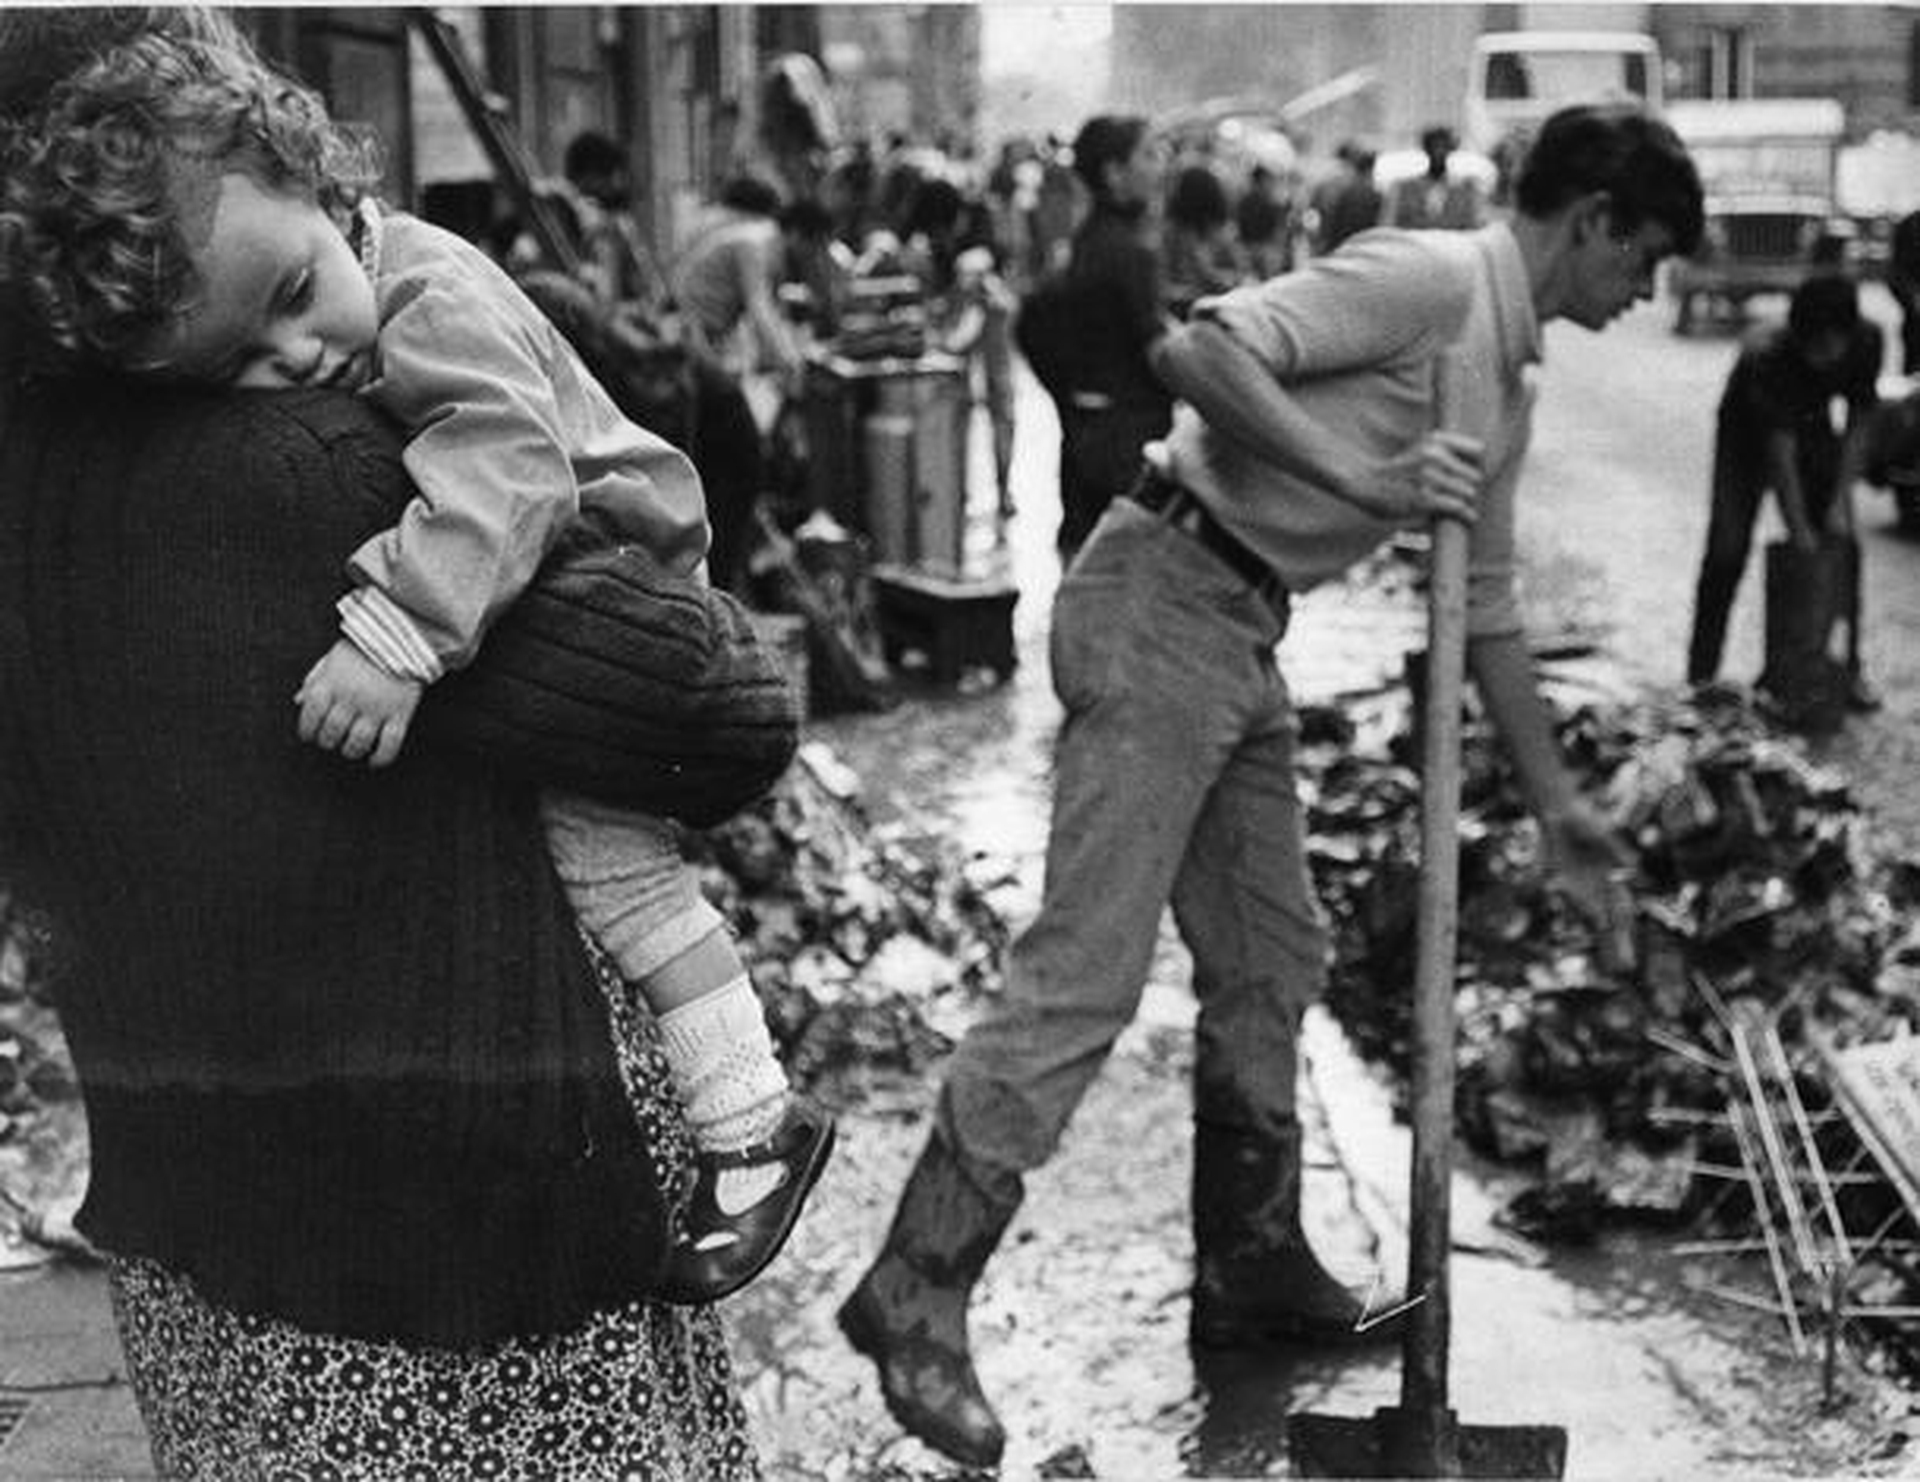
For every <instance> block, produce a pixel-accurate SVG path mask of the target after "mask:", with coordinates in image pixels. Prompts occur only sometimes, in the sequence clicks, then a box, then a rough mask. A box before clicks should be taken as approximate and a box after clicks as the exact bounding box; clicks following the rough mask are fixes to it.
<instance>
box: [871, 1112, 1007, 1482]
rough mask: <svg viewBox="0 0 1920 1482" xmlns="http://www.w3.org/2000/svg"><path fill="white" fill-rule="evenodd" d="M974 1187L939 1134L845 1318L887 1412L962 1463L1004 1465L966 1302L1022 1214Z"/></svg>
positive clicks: (1003, 1439) (1001, 1435)
mask: <svg viewBox="0 0 1920 1482" xmlns="http://www.w3.org/2000/svg"><path fill="white" fill-rule="evenodd" d="M1019 1204H1020V1198H1019V1194H1018V1193H1017V1192H1016V1193H1015V1195H1014V1196H1013V1198H1012V1199H1011V1200H1003V1199H996V1198H994V1197H992V1196H990V1195H989V1194H988V1193H987V1192H986V1191H985V1190H983V1189H982V1188H981V1187H980V1186H979V1185H978V1184H977V1183H975V1182H974V1181H973V1180H972V1179H971V1178H969V1177H968V1176H967V1174H966V1172H965V1171H964V1170H963V1169H962V1168H961V1167H960V1164H959V1162H958V1161H957V1160H956V1159H955V1157H954V1155H953V1153H952V1151H951V1150H950V1149H949V1148H948V1147H947V1145H946V1143H945V1141H944V1140H943V1139H942V1138H941V1137H940V1135H939V1134H937V1133H936V1134H935V1135H934V1136H932V1137H930V1138H929V1139H928V1140H927V1146H926V1149H925V1151H923V1152H922V1153H921V1154H920V1161H919V1162H918V1163H917V1164H915V1165H914V1169H913V1173H912V1175H911V1176H910V1177H909V1178H908V1179H907V1186H906V1189H905V1190H904V1191H903V1192H902V1193H901V1195H900V1207H899V1209H898V1210H897V1211H896V1212H895V1214H894V1217H893V1228H892V1229H891V1230H889V1231H888V1232H887V1241H886V1244H885V1245H884V1246H883V1247H882V1248H881V1251H880V1255H879V1257H878V1258H877V1259H876V1260H875V1261H874V1263H873V1265H872V1266H871V1267H870V1268H869V1269H868V1271H867V1274H866V1275H865V1276H864V1277H862V1278H861V1281H860V1284H859V1285H858V1286H857V1287H855V1288H854V1290H853V1295H852V1296H850V1297H849V1298H847V1300H846V1303H845V1304H844V1305H843V1306H842V1307H841V1309H840V1330H841V1331H842V1332H843V1333H845V1334H846V1335H847V1341H848V1342H850V1343H851V1344H853V1346H854V1348H855V1349H857V1350H858V1351H859V1352H861V1353H863V1354H865V1355H866V1356H867V1357H868V1358H870V1359H872V1360H873V1362H874V1364H875V1366H876V1367H878V1369H879V1370H880V1392H881V1394H882V1395H883V1396H884V1397H885V1399H886V1402H887V1409H888V1410H889V1411H890V1412H892V1415H893V1418H894V1419H895V1420H897V1421H899V1422H900V1424H901V1426H902V1427H904V1428H905V1429H906V1430H908V1431H910V1432H912V1433H913V1434H914V1435H916V1436H918V1437H919V1438H920V1439H921V1440H923V1441H925V1442H926V1443H927V1444H928V1445H929V1446H932V1447H933V1448H935V1449H936V1450H938V1451H941V1452H944V1453H945V1454H946V1455H948V1456H950V1457H952V1458H953V1459H954V1460H955V1461H959V1462H964V1463H966V1464H967V1465H969V1466H975V1467H993V1466H997V1465H999V1462H1000V1455H1001V1452H1002V1451H1003V1450H1005V1448H1006V1444H1007V1433H1006V1431H1005V1430H1004V1429H1003V1428H1002V1426H1001V1424H1000V1418H999V1416H997V1415H995V1414H994V1413H993V1406H991V1405H990V1404H988V1403H987V1397H986V1394H985V1393H984V1392H983V1391H982V1390H981V1388H980V1378H979V1376H978V1375H977V1374H975V1373H974V1371H973V1355H972V1351H971V1349H970V1348H969V1346H968V1342H967V1302H968V1299H969V1298H970V1297H971V1296H972V1294H973V1287H974V1283H975V1282H977V1281H978V1280H979V1279H980V1273H981V1271H982V1270H984V1269H985V1267H986V1264H987V1258H988V1257H989V1256H991V1255H992V1254H993V1252H994V1250H995V1248H996V1247H997V1246H998V1245H999V1244H1000V1237H1001V1236H1002V1235H1003V1234H1004V1233H1005V1232H1006V1228H1007V1223H1008V1221H1010V1220H1011V1219H1012V1218H1013V1213H1014V1210H1016V1209H1017V1208H1018V1207H1019Z"/></svg>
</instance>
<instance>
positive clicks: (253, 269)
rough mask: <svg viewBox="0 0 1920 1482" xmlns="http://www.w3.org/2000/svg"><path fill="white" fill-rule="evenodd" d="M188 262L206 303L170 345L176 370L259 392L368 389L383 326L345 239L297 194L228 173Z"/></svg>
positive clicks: (167, 364) (164, 349) (168, 364)
mask: <svg viewBox="0 0 1920 1482" xmlns="http://www.w3.org/2000/svg"><path fill="white" fill-rule="evenodd" d="M208 214H210V216H211V220H210V221H208V222H203V223H199V226H200V230H199V231H198V232H190V234H191V235H192V236H193V237H194V240H193V241H192V242H191V244H190V247H189V255H190V256H191V258H192V260H193V265H194V268H195V270H196V271H197V272H198V273H199V275H200V280H201V283H202V285H203V289H204V292H203V295H202V297H201V300H200V302H199V303H198V304H196V305H195V306H194V308H193V309H192V310H191V311H190V312H189V313H188V314H187V315H186V316H185V317H183V318H182V319H180V320H179V321H177V323H176V324H175V325H174V326H173V327H172V328H171V329H170V330H169V332H168V333H167V334H166V336H165V337H164V338H163V340H162V342H161V344H160V346H159V351H160V356H161V359H162V361H163V364H164V370H165V372H166V373H167V374H169V375H176V376H185V377H187V378H189V379H192V380H196V381H210V382H214V383H217V384H219V385H225V386H246V387H256V388H271V387H289V386H339V387H344V388H347V389H352V388H355V387H358V386H361V385H364V384H365V383H366V382H367V381H368V379H370V377H371V376H372V374H373V344H374V337H375V335H376V333H377V332H378V329H379V322H378V319H377V317H376V315H375V312H374V302H373V284H372V283H371V282H369V281H368V279H367V275H366V272H365V271H364V270H363V269H362V268H361V266H360V259H359V257H358V256H357V255H356V254H355V253H354V250H353V247H352V244H350V243H349V242H348V241H347V238H346V235H345V233H343V232H342V231H341V230H340V228H339V227H338V226H336V225H335V224H334V222H333V219H332V218H331V217H330V216H328V215H327V213H326V212H325V211H324V210H322V209H321V208H320V207H319V206H318V205H317V204H315V203H314V202H313V201H310V200H308V199H307V198H306V197H305V196H304V195H302V194H300V193H299V192H298V191H281V190H274V189H272V188H270V187H267V186H263V185H260V184H259V183H257V182H256V181H254V180H253V179H251V178H250V177H248V176H246V175H223V176H222V177H221V178H220V182H219V186H218V191H217V194H216V196H215V199H214V202H213V205H212V208H211V211H210V213H208Z"/></svg>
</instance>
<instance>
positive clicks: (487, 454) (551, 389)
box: [349, 273, 707, 680]
mask: <svg viewBox="0 0 1920 1482" xmlns="http://www.w3.org/2000/svg"><path fill="white" fill-rule="evenodd" d="M409 287H413V285H409ZM498 288H499V291H498V292H497V293H496V292H493V291H491V290H489V291H487V292H482V291H481V290H480V287H479V286H478V285H476V284H475V283H474V282H473V281H472V280H471V279H470V278H467V277H463V276H462V275H460V274H458V273H455V274H452V275H450V277H449V279H447V280H440V279H436V280H434V281H433V282H431V283H427V282H422V283H420V284H418V285H417V291H412V292H403V293H401V294H396V295H395V298H396V300H397V302H398V307H397V308H395V309H393V310H392V312H391V313H390V314H389V316H388V318H387V319H386V321H385V322H384V323H383V325H382V328H381V334H380V358H381V373H380V377H379V379H378V380H377V381H376V382H375V383H374V385H373V386H372V388H371V389H370V395H371V397H372V399H373V400H374V401H375V402H376V404H378V405H379V406H380V407H381V408H382V410H384V411H386V412H387V413H388V414H389V415H391V416H393V417H394V418H395V419H396V420H397V421H399V422H400V423H401V425H402V426H403V427H404V428H405V429H406V430H407V432H408V435H409V436H408V443H407V447H406V451H405V453H404V454H403V459H404V462H405V464H406V467H407V472H408V473H409V474H410V475H412V477H413V480H414V484H415V486H416V487H417V489H418V490H419V497H418V498H416V499H414V500H413V501H411V502H410V503H409V504H408V506H407V508H406V509H405V511H404V512H403V513H402V515H401V518H400V521H399V523H398V524H397V525H395V526H394V527H393V528H392V529H390V530H387V531H384V532H382V533H381V534H380V535H377V536H375V537H374V538H373V539H372V540H370V541H368V542H367V543H366V544H365V545H363V546H362V547H361V548H360V549H359V550H358V551H356V552H355V553H354V555H353V557H352V559H351V561H350V562H349V567H350V569H351V571H352V573H353V575H354V576H355V578H356V579H357V580H358V581H359V582H360V583H361V584H362V585H363V587H366V588H375V589H378V590H379V591H380V592H382V593H384V594H385V595H386V597H388V598H390V599H391V600H392V602H393V603H394V604H395V605H396V606H397V607H398V608H399V609H400V610H401V611H402V612H404V614H405V615H406V616H407V618H409V619H410V620H411V622H412V624H413V626H414V628H415V629H416V630H417V632H418V634H419V637H420V639H421V640H422V641H423V642H424V643H425V645H426V646H427V648H429V649H430V650H431V652H432V655H433V658H434V660H435V661H436V662H437V665H438V666H439V667H440V668H445V669H457V668H461V667H463V666H465V665H466V664H467V663H468V662H469V661H470V660H471V659H472V657H473V654H474V652H475V650H476V649H477V648H478V647H479V645H480V641H481V639H482V637H484V635H485V633H486V631H487V629H488V627H490V626H491V624H492V623H493V621H494V620H495V619H496V618H498V616H499V615H500V613H501V612H502V611H503V610H504V609H505V608H506V607H507V606H509V605H510V604H511V603H512V602H513V601H514V599H515V598H516V597H518V596H519V595H520V593H521V592H522V591H524V590H525V588H526V586H527V584H528V582H530V581H531V580H532V579H533V575H534V573H535V572H536V571H537V570H538V569H539V567H540V564H541V562H542V561H543V560H544V559H545V558H546V556H547V555H548V553H549V552H550V551H551V550H552V548H553V545H554V543H555V541H556V540H557V539H558V537H559V534H560V532H561V531H562V530H563V529H564V528H565V527H566V526H567V525H568V524H570V523H572V521H573V519H574V517H575V516H576V515H577V514H578V512H579V510H580V506H581V502H582V487H581V477H580V475H579V474H578V473H577V471H576V462H578V464H579V465H581V466H583V467H584V468H585V469H586V470H587V472H588V474H589V476H591V477H592V478H593V480H594V486H593V497H592V503H593V505H594V507H595V509H596V510H605V511H606V512H607V513H608V514H609V516H610V517H611V523H612V524H613V526H614V528H615V529H616V530H618V531H619V532H620V534H621V535H622V536H623V537H624V538H627V539H630V540H632V541H634V542H635V543H638V544H641V545H644V546H646V547H647V548H648V549H649V550H651V551H652V552H653V553H654V554H655V555H657V556H659V557H661V558H662V559H663V560H668V561H677V560H679V559H681V558H682V557H684V559H685V563H686V564H687V565H688V566H689V567H691V566H692V565H693V564H694V563H696V562H697V561H698V559H699V557H700V555H701V554H702V553H703V552H704V550H705V544H706V533H707V530H706V512H705V502H704V499H703V498H702V495H701V491H700V485H699V480H698V478H697V476H695V474H694V473H693V471H692V467H691V465H690V464H689V463H688V462H687V460H686V458H685V456H684V455H683V454H681V453H680V452H678V451H677V450H676V449H674V448H672V447H671V446H670V445H669V444H667V443H665V442H664V441H662V440H660V439H658V438H655V437H653V436H652V435H651V434H648V433H645V432H644V431H642V430H641V429H639V428H637V427H635V426H633V424H631V423H630V422H627V421H626V420H625V419H624V418H622V417H621V416H620V415H619V413H618V412H617V411H616V410H615V409H614V407H613V405H612V403H611V402H610V401H609V400H608V399H607V397H606V395H605V393H604V392H603V391H601V390H600V388H599V387H598V386H597V385H596V384H594V383H593V382H592V380H591V378H590V377H589V376H588V375H587V373H586V371H585V370H584V368H583V367H581V365H580V363H579V360H578V358H577V357H576V356H574V355H573V353H572V352H571V351H570V350H569V349H568V348H567V347H566V345H565V342H564V341H563V340H562V339H561V337H560V334H559V331H558V330H556V329H554V328H553V326H552V325H551V324H549V323H548V322H547V321H546V320H545V319H543V318H542V317H541V316H540V314H539V312H538V311H537V310H536V309H535V308H534V307H533V305H532V304H531V303H529V302H527V300H526V299H525V298H524V296H522V295H521V294H520V293H519V291H518V290H517V289H514V288H512V287H511V285H506V284H501V285H498ZM363 647H364V645H363ZM400 672H403V673H415V672H417V671H416V670H415V669H414V668H412V667H409V668H407V669H405V670H402V671H400ZM425 677H426V678H428V679H429V680H431V679H432V678H433V677H434V675H432V674H428V675H426V676H425Z"/></svg>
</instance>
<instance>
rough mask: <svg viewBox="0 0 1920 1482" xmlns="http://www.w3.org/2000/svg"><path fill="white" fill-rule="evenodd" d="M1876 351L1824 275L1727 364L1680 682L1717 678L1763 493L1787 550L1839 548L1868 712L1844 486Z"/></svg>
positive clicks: (1863, 431) (1851, 472) (1858, 701)
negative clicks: (1843, 423)
mask: <svg viewBox="0 0 1920 1482" xmlns="http://www.w3.org/2000/svg"><path fill="white" fill-rule="evenodd" d="M1882 350H1883V344H1882V340H1881V335H1880V329H1879V326H1878V325H1875V324H1873V323H1871V322H1869V321H1867V320H1865V319H1862V318H1861V316H1860V300H1859V294H1858V293H1857V291H1856V290H1855V288H1854V286H1853V284H1852V283H1851V282H1850V281H1848V280H1847V279H1845V278H1838V277H1830V276H1829V277H1818V278H1810V279H1808V280H1807V282H1805V283H1803V284H1801V285H1800V287H1799V289H1798V290H1797V291H1796V292H1795V293H1794V295H1793V300H1792V302H1791V303H1790V304H1789V305H1788V308H1787V322H1786V323H1785V325H1776V326H1772V327H1770V328H1768V329H1765V330H1763V331H1761V332H1760V333H1759V334H1758V335H1757V336H1756V337H1755V338H1754V339H1753V340H1751V341H1750V342H1749V343H1748V344H1747V345H1746V346H1745V348H1743V349H1742V350H1741V352H1740V358H1739V359H1738V360H1736V361H1735V362H1734V366H1733V370H1732V372H1731V373H1730V374H1729V375H1728V377H1727V385H1726V390H1725V391H1724V392H1723V393H1722V394H1721V397H1720V413H1719V422H1718V426H1717V428H1716V430H1715V434H1714V443H1713V513H1712V515H1711V516H1710V519H1709V523H1708V526H1707V548H1706V551H1705V553H1704V554H1703V555H1702V557H1701V562H1700V579H1699V583H1698V585H1697V587H1696V589H1695V593H1694V615H1693V638H1692V642H1691V643H1690V645H1689V647H1688V650H1687V682H1688V683H1689V684H1694V685H1700V684H1708V683H1711V682H1712V681H1713V680H1714V678H1715V677H1716V676H1717V674H1718V673H1719V669H1720V656H1721V651H1722V649H1723V648H1724V647H1725V644H1726V637H1727V619H1728V616H1729V615H1730V614H1731V613H1732V611H1733V599H1734V594H1735V593H1736V592H1737V591H1738V590H1739V588H1740V578H1741V575H1742V574H1743V573H1744V571H1745V570H1746V565H1747V552H1748V549H1749V547H1750V546H1751V545H1752V543H1753V523H1754V521H1755V520H1756V519H1757V518H1758V517H1759V514H1760V506H1761V503H1762V502H1763V501H1764V500H1765V499H1766V496H1767V494H1768V492H1769V491H1771V492H1772V494H1773V496H1774V498H1775V499H1777V500H1778V501H1779V504H1780V518H1781V520H1782V521H1783V522H1784V523H1785V525H1786V528H1787V539H1788V540H1789V541H1791V542H1792V543H1793V544H1794V545H1795V546H1798V547H1799V548H1800V549H1802V550H1804V551H1813V550H1815V549H1817V548H1818V547H1819V545H1820V543H1821V541H1822V540H1823V539H1831V540H1835V541H1841V542H1844V543H1845V548H1846V549H1847V551H1848V552H1849V555H1850V558H1851V560H1852V563H1853V576H1852V580H1851V581H1849V583H1848V587H1849V588H1850V591H1851V600H1850V609H1851V610H1850V612H1849V613H1848V614H1847V617H1848V642H1849V648H1850V654H1849V660H1850V662H1849V668H1850V670H1851V671H1852V672H1851V686H1852V688H1851V694H1850V703H1851V704H1852V705H1853V707H1854V708H1855V709H1857V710H1871V709H1874V708H1876V707H1877V706H1878V704H1879V699H1878V697H1877V696H1875V694H1874V693H1873V690H1872V689H1871V688H1870V687H1869V685H1868V684H1867V681H1866V678H1865V676H1864V675H1862V673H1861V672H1860V655H1859V639H1860V581H1859V555H1860V550H1859V546H1858V545H1857V544H1856V543H1855V541H1854V529H1853V485H1854V482H1855V481H1856V480H1857V479H1858V478H1859V477H1860V475H1861V472H1862V469H1863V466H1864V463H1865V459H1866V444H1867V428H1868V424H1869V422H1870V421H1871V419H1872V414H1873V411H1874V409H1875V407H1876V405H1877V404H1878V403H1877V394H1876V390H1875V383H1876V381H1877V379H1878V377H1879V373H1880V357H1881V354H1882ZM1835 397H1841V398H1843V399H1844V400H1845V401H1846V403H1847V428H1846V432H1845V433H1844V435H1837V434H1836V433H1835V432H1834V428H1833V412H1832V404H1833V399H1834V398H1835Z"/></svg>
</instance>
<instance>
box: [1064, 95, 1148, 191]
mask: <svg viewBox="0 0 1920 1482" xmlns="http://www.w3.org/2000/svg"><path fill="white" fill-rule="evenodd" d="M1146 137H1147V121H1146V120H1145V119H1144V118H1141V117H1139V116H1138V115H1137V114H1131V113H1126V114H1121V113H1096V114H1095V115H1094V116H1093V117H1092V118H1090V119H1088V120H1087V121H1086V122H1085V123H1084V124H1082V125H1081V126H1080V132H1079V133H1077V134H1075V135H1074V136H1073V173H1074V174H1076V175H1078V176H1079V177H1080V179H1081V180H1082V181H1084V182H1085V184H1086V187H1087V189H1088V190H1090V191H1092V192H1093V193H1094V194H1095V195H1096V196H1101V197H1104V196H1105V195H1106V193H1107V166H1108V165H1124V164H1125V163H1126V162H1127V161H1128V160H1130V159H1132V158H1133V152H1134V151H1135V150H1136V149H1138V148H1139V147H1140V141H1141V140H1142V139H1144V138H1146Z"/></svg>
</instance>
